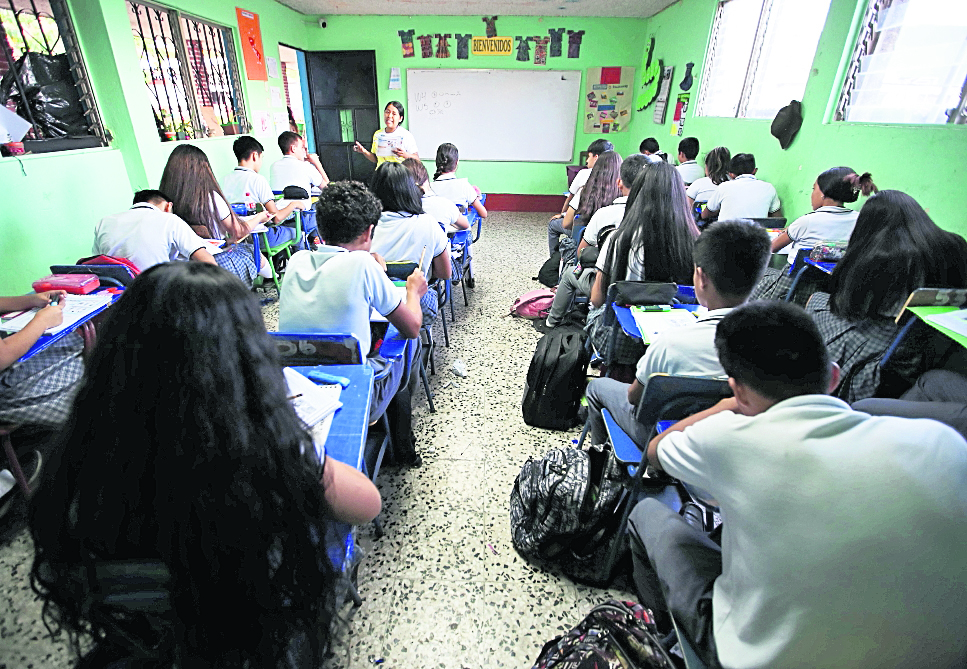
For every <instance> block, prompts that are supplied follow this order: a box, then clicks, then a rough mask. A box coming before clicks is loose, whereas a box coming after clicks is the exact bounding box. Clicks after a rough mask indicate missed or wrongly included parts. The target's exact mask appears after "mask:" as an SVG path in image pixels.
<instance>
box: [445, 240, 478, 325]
mask: <svg viewBox="0 0 967 669" xmlns="http://www.w3.org/2000/svg"><path fill="white" fill-rule="evenodd" d="M472 243H473V240H472V239H470V230H469V229H467V230H457V231H456V232H454V233H453V236H452V237H451V238H450V259H451V262H452V264H453V270H454V275H453V279H455V280H457V281H460V282H461V284H462V285H463V306H465V307H466V306H469V305H470V301H469V300H468V299H467V288H468V287H469V288H473V287H474V285H476V281H475V279H474V278H473V258H472V257H471V255H470V245H471V244H472ZM449 283H450V282H448V284H449ZM447 289H448V290H449V285H448V287H447ZM450 317H451V319H455V318H456V315H455V314H454V312H453V300H450Z"/></svg>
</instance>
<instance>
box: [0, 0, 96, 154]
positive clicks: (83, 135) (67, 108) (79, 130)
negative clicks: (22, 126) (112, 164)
mask: <svg viewBox="0 0 967 669" xmlns="http://www.w3.org/2000/svg"><path fill="white" fill-rule="evenodd" d="M0 106H3V107H5V108H6V109H7V110H9V111H11V112H13V113H14V114H17V115H18V116H20V117H21V118H23V119H24V120H26V121H27V123H29V124H30V129H29V130H28V131H27V134H26V136H24V138H23V144H24V149H25V150H26V151H28V152H34V153H42V152H47V151H62V150H65V149H76V148H90V147H94V146H105V145H106V144H107V141H106V139H107V137H106V133H105V131H104V124H103V123H102V121H101V117H100V114H99V112H98V109H97V104H96V102H95V100H94V93H93V90H92V88H91V84H90V77H89V76H88V74H87V70H86V68H85V67H84V60H83V57H82V55H81V50H80V47H79V45H78V43H77V37H76V35H75V33H74V27H73V23H72V21H71V17H70V12H69V11H68V9H67V5H66V4H65V3H64V1H63V0H0ZM11 118H12V117H9V116H8V117H7V119H8V120H9V119H11ZM14 120H15V119H14ZM5 128H6V126H5V124H4V123H3V122H2V120H0V143H4V142H9V141H12V140H13V138H12V137H11V136H10V135H9V134H7V132H6V129H5Z"/></svg>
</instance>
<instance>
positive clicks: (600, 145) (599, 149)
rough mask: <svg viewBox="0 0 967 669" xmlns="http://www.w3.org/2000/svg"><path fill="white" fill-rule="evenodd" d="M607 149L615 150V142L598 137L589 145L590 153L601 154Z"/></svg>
mask: <svg viewBox="0 0 967 669" xmlns="http://www.w3.org/2000/svg"><path fill="white" fill-rule="evenodd" d="M605 151H614V144H612V143H611V142H609V141H608V140H606V139H596V140H594V141H593V142H591V144H590V145H588V153H593V154H594V155H596V156H600V155H601V154H602V153H604V152H605Z"/></svg>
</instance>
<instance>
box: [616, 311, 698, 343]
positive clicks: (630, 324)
mask: <svg viewBox="0 0 967 669" xmlns="http://www.w3.org/2000/svg"><path fill="white" fill-rule="evenodd" d="M611 308H612V309H614V315H615V318H616V319H617V320H618V325H620V326H621V331H622V332H624V333H625V334H626V335H628V336H629V337H631V338H632V339H641V330H639V329H638V324H637V323H635V317H634V316H632V315H631V307H628V306H624V305H621V304H617V303H615V302H612V303H611ZM672 308H673V309H687V310H689V311H695V310H696V309H698V308H699V305H697V304H673V305H672Z"/></svg>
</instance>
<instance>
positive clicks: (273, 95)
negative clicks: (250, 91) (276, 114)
mask: <svg viewBox="0 0 967 669" xmlns="http://www.w3.org/2000/svg"><path fill="white" fill-rule="evenodd" d="M269 100H270V101H271V104H272V106H273V107H284V106H285V104H284V103H283V102H282V89H281V88H279V87H278V86H269Z"/></svg>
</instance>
